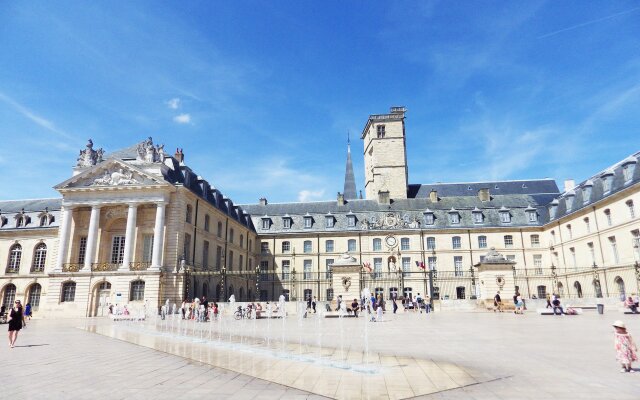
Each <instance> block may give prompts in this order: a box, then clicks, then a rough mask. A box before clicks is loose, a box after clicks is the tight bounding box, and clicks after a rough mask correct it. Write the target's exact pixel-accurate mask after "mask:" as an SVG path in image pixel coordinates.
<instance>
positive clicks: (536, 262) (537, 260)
mask: <svg viewBox="0 0 640 400" xmlns="http://www.w3.org/2000/svg"><path fill="white" fill-rule="evenodd" d="M533 268H534V269H535V273H536V274H537V275H542V254H534V255H533Z"/></svg>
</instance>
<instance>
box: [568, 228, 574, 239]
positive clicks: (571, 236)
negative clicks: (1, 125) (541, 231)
mask: <svg viewBox="0 0 640 400" xmlns="http://www.w3.org/2000/svg"><path fill="white" fill-rule="evenodd" d="M567 233H568V234H569V239H573V229H571V225H567Z"/></svg>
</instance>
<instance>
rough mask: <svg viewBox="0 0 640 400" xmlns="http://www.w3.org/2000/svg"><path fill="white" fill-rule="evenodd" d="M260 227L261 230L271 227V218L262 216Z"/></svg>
mask: <svg viewBox="0 0 640 400" xmlns="http://www.w3.org/2000/svg"><path fill="white" fill-rule="evenodd" d="M262 229H263V230H269V229H271V218H269V217H263V218H262Z"/></svg>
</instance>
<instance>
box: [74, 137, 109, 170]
mask: <svg viewBox="0 0 640 400" xmlns="http://www.w3.org/2000/svg"><path fill="white" fill-rule="evenodd" d="M103 155H104V150H103V149H102V148H99V149H98V150H94V149H93V141H92V140H91V139H89V141H88V142H87V148H86V149H84V150H80V155H78V163H77V164H76V165H77V166H78V167H91V166H94V165H96V164H98V163H100V162H102V156H103Z"/></svg>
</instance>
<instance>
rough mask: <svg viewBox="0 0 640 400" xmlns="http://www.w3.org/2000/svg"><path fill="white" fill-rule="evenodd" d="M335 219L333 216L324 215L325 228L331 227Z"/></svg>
mask: <svg viewBox="0 0 640 400" xmlns="http://www.w3.org/2000/svg"><path fill="white" fill-rule="evenodd" d="M334 222H335V219H334V218H333V216H331V217H325V218H324V226H325V228H333V225H334Z"/></svg>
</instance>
